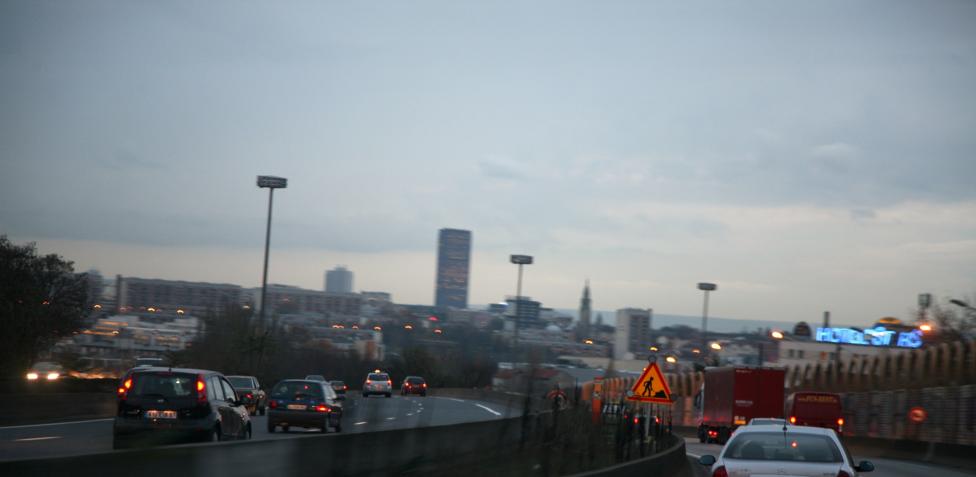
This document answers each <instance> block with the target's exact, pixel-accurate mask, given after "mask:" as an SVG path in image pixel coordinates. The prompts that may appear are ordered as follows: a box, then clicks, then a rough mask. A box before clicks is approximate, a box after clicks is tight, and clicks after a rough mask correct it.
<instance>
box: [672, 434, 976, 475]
mask: <svg viewBox="0 0 976 477" xmlns="http://www.w3.org/2000/svg"><path fill="white" fill-rule="evenodd" d="M685 448H686V449H687V451H686V453H687V454H688V461H689V465H690V466H691V469H692V471H693V472H694V474H693V475H695V476H696V477H699V476H700V477H710V476H711V473H709V468H708V467H706V466H704V465H701V464H699V463H698V457H700V456H702V455H705V454H711V455H713V456H715V457H718V455H719V454H720V453H721V452H722V446H720V445H718V444H702V443H700V442H698V439H694V438H690V437H689V438H685ZM854 459H855V460H856V461H858V462H860V461H862V460H869V461H871V463H873V464H874V472H870V473H867V472H863V473H861V474H860V475H861V476H878V477H936V476H938V477H969V476H974V475H976V471H969V470H962V469H955V468H949V467H943V466H939V465H934V464H926V463H924V462H916V461H902V460H894V459H882V458H878V457H865V456H860V455H854Z"/></svg>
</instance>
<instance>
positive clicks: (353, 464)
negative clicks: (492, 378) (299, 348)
mask: <svg viewBox="0 0 976 477" xmlns="http://www.w3.org/2000/svg"><path fill="white" fill-rule="evenodd" d="M520 430H521V428H520V420H519V419H518V418H510V419H500V420H495V421H484V422H476V423H467V424H457V425H450V426H435V427H422V428H414V429H403V430H390V431H380V432H370V433H361V434H332V435H319V436H307V437H295V438H290V439H275V440H266V441H241V442H230V443H215V444H197V445H180V446H169V447H157V448H152V449H138V450H130V451H123V452H109V453H100V454H89V455H83V456H76V457H62V458H53V459H38V460H22V461H8V462H2V463H0V475H18V476H21V475H72V476H78V477H85V476H92V477H98V476H114V475H133V474H136V475H140V476H166V477H172V476H173V475H180V476H184V477H186V476H195V475H200V476H209V475H234V476H236V477H240V476H250V475H254V476H268V475H288V476H309V477H311V476H323V475H337V476H339V475H348V476H373V475H376V476H379V475H402V474H409V473H413V472H416V471H417V470H418V469H423V468H425V467H436V466H438V465H440V464H441V463H450V464H452V465H461V464H463V463H464V462H465V461H466V460H468V459H470V460H472V461H477V460H480V459H483V458H484V456H485V453H486V452H492V451H493V449H499V450H500V449H509V448H511V446H512V445H515V444H516V443H517V442H518V439H519V437H520V435H521V433H520ZM498 458H499V459H503V458H504V456H501V455H500V456H498Z"/></svg>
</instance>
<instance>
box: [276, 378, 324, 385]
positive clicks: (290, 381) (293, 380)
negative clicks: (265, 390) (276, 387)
mask: <svg viewBox="0 0 976 477" xmlns="http://www.w3.org/2000/svg"><path fill="white" fill-rule="evenodd" d="M281 383H315V384H322V381H319V380H316V379H282V380H281V381H278V384H281Z"/></svg>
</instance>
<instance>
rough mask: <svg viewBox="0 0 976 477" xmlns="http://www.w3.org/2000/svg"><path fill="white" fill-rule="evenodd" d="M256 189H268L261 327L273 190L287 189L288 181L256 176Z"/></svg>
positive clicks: (264, 311)
mask: <svg viewBox="0 0 976 477" xmlns="http://www.w3.org/2000/svg"><path fill="white" fill-rule="evenodd" d="M258 187H260V188H262V189H268V226H267V229H266V230H265V233H264V272H263V273H262V275H261V314H260V315H259V317H260V318H259V319H260V322H261V326H265V324H266V322H265V320H266V319H267V311H266V310H267V309H268V303H267V297H268V254H269V252H270V248H271V210H272V205H273V204H274V190H275V189H284V188H286V187H288V179H285V178H284V177H274V176H258Z"/></svg>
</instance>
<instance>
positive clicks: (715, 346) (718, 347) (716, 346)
mask: <svg viewBox="0 0 976 477" xmlns="http://www.w3.org/2000/svg"><path fill="white" fill-rule="evenodd" d="M708 347H709V348H712V349H713V350H715V351H722V345H721V343H719V342H718V341H713V342H712V343H711V344H710V345H708Z"/></svg>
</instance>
